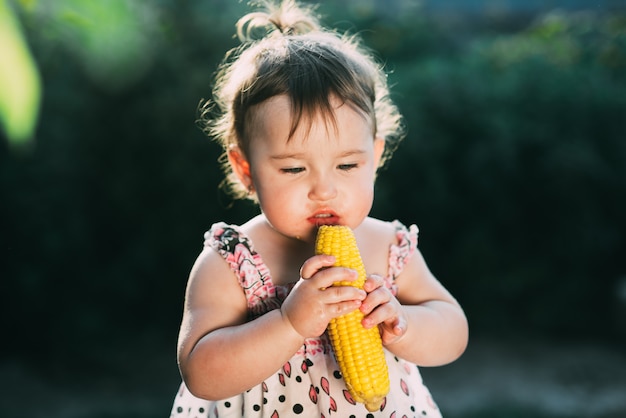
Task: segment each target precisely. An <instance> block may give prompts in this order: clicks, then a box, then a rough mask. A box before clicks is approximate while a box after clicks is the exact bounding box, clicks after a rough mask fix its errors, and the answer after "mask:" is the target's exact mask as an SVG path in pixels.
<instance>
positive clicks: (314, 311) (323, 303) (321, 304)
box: [280, 255, 367, 338]
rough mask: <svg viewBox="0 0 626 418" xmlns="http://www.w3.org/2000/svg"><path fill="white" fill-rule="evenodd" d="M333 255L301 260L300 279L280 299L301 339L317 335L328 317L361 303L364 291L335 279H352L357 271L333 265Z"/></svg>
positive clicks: (351, 309) (282, 310)
mask: <svg viewBox="0 0 626 418" xmlns="http://www.w3.org/2000/svg"><path fill="white" fill-rule="evenodd" d="M334 262H335V257H333V256H329V255H316V256H313V257H311V258H309V259H308V260H307V261H305V262H304V264H303V265H302V268H301V269H300V280H299V281H298V283H296V285H295V286H294V288H293V289H292V290H291V292H290V293H289V296H287V298H286V299H285V301H284V302H283V304H282V306H281V308H280V310H281V313H282V315H283V317H284V318H286V319H287V320H288V321H289V323H290V324H291V326H292V327H293V328H294V329H295V330H296V332H298V334H300V335H301V336H302V337H304V338H311V337H319V336H320V335H322V334H323V333H324V331H325V330H326V328H327V327H328V323H329V322H330V320H331V319H333V318H336V317H338V316H341V315H345V314H347V313H350V312H352V311H353V310H355V309H358V308H359V306H361V302H362V301H363V299H365V297H366V296H367V295H366V293H365V291H363V290H361V289H357V288H355V287H352V286H337V287H334V286H332V284H333V283H334V282H338V281H344V280H346V281H353V280H356V279H357V272H356V271H354V270H352V269H348V268H344V267H332V265H333V263H334Z"/></svg>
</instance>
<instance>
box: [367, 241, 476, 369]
mask: <svg viewBox="0 0 626 418" xmlns="http://www.w3.org/2000/svg"><path fill="white" fill-rule="evenodd" d="M396 284H397V285H398V294H397V296H396V297H394V296H393V295H392V294H391V293H390V292H389V290H388V289H386V288H385V287H384V286H382V281H381V280H380V278H377V277H375V276H372V277H370V278H368V280H367V282H366V285H365V290H366V291H367V292H368V297H367V298H366V300H365V301H364V302H363V304H362V306H361V310H362V311H363V313H365V314H366V317H365V319H364V322H363V324H364V326H366V327H371V326H376V325H377V324H379V327H380V328H381V333H382V336H383V343H384V344H385V346H386V348H387V349H388V350H389V351H391V352H392V353H394V354H395V355H397V356H398V357H401V358H404V359H406V360H408V361H411V362H413V363H415V364H418V365H420V366H440V365H444V364H447V363H450V362H452V361H454V360H456V359H457V358H459V357H460V356H461V354H463V352H464V351H465V348H466V347H467V342H468V336H469V329H468V323H467V319H466V317H465V314H464V312H463V309H462V308H461V306H460V305H459V303H458V302H457V301H456V300H455V299H454V297H453V296H452V295H451V294H450V293H449V292H448V290H446V289H445V287H444V286H443V285H442V284H441V283H440V282H439V281H438V280H437V279H436V278H435V277H434V276H433V274H432V273H431V272H430V270H429V269H428V266H427V265H426V262H425V261H424V258H423V257H422V254H421V253H420V252H419V250H416V251H415V253H414V254H413V256H412V257H411V258H410V259H409V261H408V263H407V264H406V265H405V267H404V269H403V271H402V273H401V274H400V275H399V276H398V277H397V278H396Z"/></svg>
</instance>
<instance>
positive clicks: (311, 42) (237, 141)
mask: <svg viewBox="0 0 626 418" xmlns="http://www.w3.org/2000/svg"><path fill="white" fill-rule="evenodd" d="M261 5H262V6H264V9H265V10H264V11H258V12H253V13H249V14H247V15H245V16H244V17H242V18H241V19H240V20H239V21H238V22H237V25H236V27H237V35H238V37H239V39H240V41H241V42H242V44H241V45H240V46H239V47H237V48H234V49H232V50H230V51H229V52H227V53H226V56H225V58H224V61H223V62H222V63H221V65H220V67H219V68H218V72H217V77H216V81H215V86H214V90H213V99H212V100H209V101H206V102H205V103H204V104H203V105H202V107H201V114H200V116H201V118H200V124H201V127H202V128H203V130H204V131H205V132H206V133H207V134H208V135H209V136H211V137H213V138H214V139H215V140H216V141H217V142H219V143H220V145H221V146H222V148H223V150H224V154H223V155H222V157H221V158H220V161H221V162H222V164H223V168H224V171H225V174H226V179H225V181H224V183H222V185H223V186H226V189H227V190H228V191H230V192H232V194H233V196H234V197H235V198H245V197H249V198H252V199H254V197H251V196H250V194H249V193H248V191H247V190H245V188H244V187H243V186H242V185H241V184H240V183H239V181H238V180H237V178H236V176H235V175H234V174H233V172H232V168H231V167H230V165H229V163H228V159H227V158H226V157H227V153H228V150H229V149H230V148H231V147H233V146H237V147H239V148H240V150H241V152H243V154H244V155H246V156H248V152H249V144H250V126H251V125H252V124H253V121H254V120H253V118H254V112H253V111H252V110H253V107H254V106H255V105H257V104H260V103H262V102H264V101H265V100H267V99H269V98H271V97H274V96H278V95H286V96H287V97H288V98H289V100H290V103H291V106H292V115H293V117H292V126H291V132H290V135H289V139H290V138H291V137H292V135H293V134H294V132H295V131H296V129H297V128H298V126H299V124H300V123H301V121H302V119H303V118H305V120H308V122H309V124H310V123H312V120H313V116H314V115H316V114H318V113H321V114H322V115H324V116H326V117H328V118H329V119H330V120H331V121H332V122H333V123H334V121H335V119H334V112H333V107H332V105H331V97H335V98H337V99H339V101H341V102H342V103H346V104H348V105H350V106H352V107H353V108H355V109H356V110H359V111H361V112H362V113H364V114H365V115H367V116H369V117H370V119H371V120H372V123H373V129H374V134H375V136H377V137H380V138H383V139H384V140H385V142H386V143H385V151H384V153H383V156H382V158H381V162H380V164H379V168H380V167H382V166H383V165H384V164H385V162H386V161H387V160H388V159H389V158H390V157H391V155H392V153H393V151H394V150H395V149H396V147H397V144H398V142H399V141H400V140H401V139H402V138H403V137H404V125H403V120H402V116H401V115H400V113H399V112H398V109H397V107H396V106H395V104H394V103H393V102H392V100H391V99H390V97H389V87H388V85H387V76H386V74H385V72H384V71H383V66H382V65H381V64H379V62H378V61H377V60H376V59H375V57H374V56H373V54H372V53H370V52H369V51H368V50H367V49H365V48H364V47H363V46H362V45H361V43H360V42H359V39H357V37H356V36H348V35H345V34H344V35H341V34H338V33H336V32H334V31H330V30H326V29H324V28H322V27H321V25H320V24H319V21H318V19H317V16H316V15H315V13H314V9H313V7H305V6H302V5H298V4H296V2H295V1H294V0H283V1H282V3H280V4H279V5H277V4H275V3H273V2H271V1H262V2H261ZM215 112H217V114H216V113H215ZM309 126H310V125H309Z"/></svg>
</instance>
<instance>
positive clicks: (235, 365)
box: [178, 249, 303, 400]
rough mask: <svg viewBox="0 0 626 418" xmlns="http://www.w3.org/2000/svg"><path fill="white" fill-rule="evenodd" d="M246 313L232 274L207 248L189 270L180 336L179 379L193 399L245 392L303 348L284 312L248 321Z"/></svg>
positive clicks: (214, 253)
mask: <svg viewBox="0 0 626 418" xmlns="http://www.w3.org/2000/svg"><path fill="white" fill-rule="evenodd" d="M246 315H247V310H246V299H245V296H244V294H243V292H242V289H241V286H240V285H239V283H238V281H237V278H236V277H235V276H234V273H233V272H232V271H231V270H230V268H229V267H228V265H227V264H226V263H225V262H224V260H223V259H222V258H221V256H220V255H219V254H217V253H216V252H215V251H213V250H211V249H205V250H204V251H203V252H202V253H201V254H200V255H199V256H198V259H197V260H196V263H195V265H194V267H193V269H192V270H191V274H190V277H189V282H188V285H187V293H186V297H185V305H184V311H183V319H182V324H181V328H180V334H179V338H178V364H179V368H180V371H181V375H182V377H183V380H184V381H185V384H186V385H187V388H188V389H189V390H190V391H191V393H193V394H194V395H195V396H197V397H199V398H204V399H211V400H216V399H224V398H227V397H230V396H234V395H235V394H238V393H241V392H244V391H246V390H248V389H250V388H251V387H253V386H255V385H256V384H258V383H259V382H261V381H262V380H264V379H265V378H267V377H268V376H270V375H271V374H273V373H274V372H275V371H276V370H278V369H279V368H280V367H281V366H282V365H283V364H284V363H285V362H286V361H287V360H289V358H290V357H291V356H292V355H293V353H295V352H296V350H298V348H299V347H300V346H301V345H302V342H303V338H302V337H301V336H300V335H299V334H298V333H297V332H296V331H295V330H294V328H293V327H292V326H291V325H290V323H289V322H288V321H286V320H285V318H284V317H283V315H282V314H281V311H280V310H274V311H270V312H268V313H267V314H265V315H263V316H261V317H259V318H257V319H255V320H253V321H250V322H246V319H247V316H246ZM276 341H280V342H281V343H280V344H276Z"/></svg>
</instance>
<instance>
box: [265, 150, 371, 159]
mask: <svg viewBox="0 0 626 418" xmlns="http://www.w3.org/2000/svg"><path fill="white" fill-rule="evenodd" d="M366 153H367V151H365V150H363V149H352V150H346V151H344V152H342V153H341V154H339V155H337V157H338V158H345V157H352V156H353V155H363V154H366ZM305 155H306V154H305V153H303V152H295V153H290V154H276V155H272V156H270V158H271V159H272V160H288V159H294V160H301V159H303V158H304V156H305Z"/></svg>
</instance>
